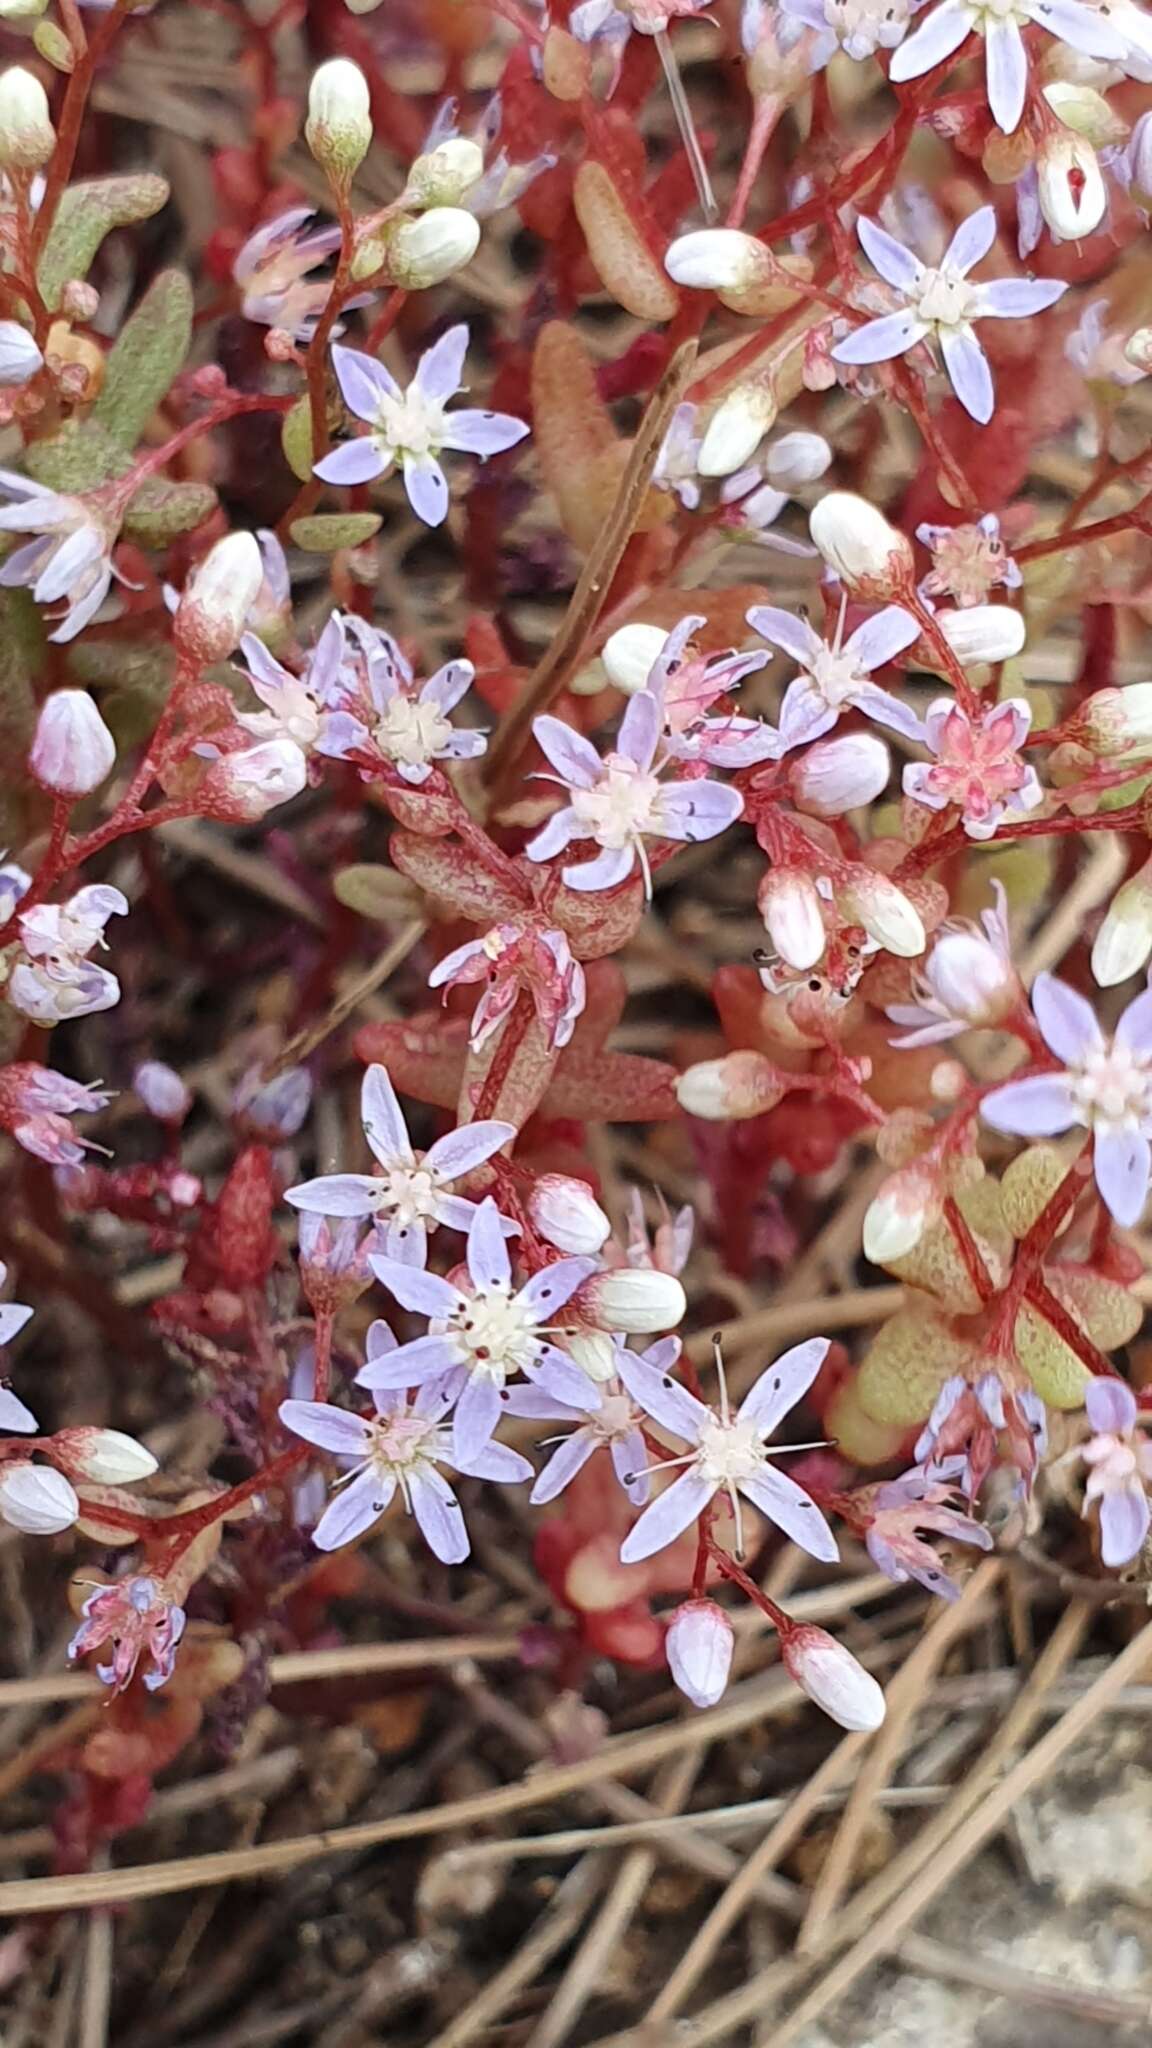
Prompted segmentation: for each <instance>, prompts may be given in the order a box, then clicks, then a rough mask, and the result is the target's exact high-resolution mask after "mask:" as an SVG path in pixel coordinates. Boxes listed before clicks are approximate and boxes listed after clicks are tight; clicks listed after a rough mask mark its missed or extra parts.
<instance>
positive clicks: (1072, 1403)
mask: <svg viewBox="0 0 1152 2048" xmlns="http://www.w3.org/2000/svg"><path fill="white" fill-rule="evenodd" d="M1077 1320H1079V1318H1077ZM1014 1341H1015V1345H1016V1356H1017V1358H1018V1359H1019V1361H1020V1364H1021V1365H1022V1366H1023V1368H1024V1371H1025V1372H1026V1373H1027V1375H1028V1377H1029V1379H1030V1380H1031V1382H1032V1385H1033V1386H1034V1387H1035V1389H1036V1392H1037V1393H1038V1394H1039V1396H1040V1398H1041V1400H1042V1401H1047V1403H1048V1405H1049V1407H1050V1408H1080V1407H1082V1406H1083V1403H1084V1390H1085V1388H1086V1387H1087V1386H1088V1385H1089V1383H1090V1381H1091V1378H1092V1375H1091V1373H1090V1372H1089V1371H1088V1368H1087V1366H1085V1365H1083V1364H1082V1363H1081V1361H1080V1360H1079V1359H1078V1358H1077V1356H1076V1353H1075V1352H1074V1351H1073V1350H1072V1347H1071V1345H1069V1344H1066V1343H1065V1342H1064V1339H1063V1337H1059V1336H1057V1334H1056V1332H1055V1330H1054V1329H1053V1328H1052V1325H1051V1323H1049V1322H1048V1321H1047V1319H1046V1318H1045V1317H1044V1316H1042V1315H1040V1314H1039V1312H1038V1311H1037V1310H1036V1309H1034V1308H1032V1307H1031V1306H1030V1305H1029V1304H1028V1303H1025V1305H1024V1307H1023V1308H1022V1309H1021V1310H1020V1313H1019V1315H1018V1316H1017V1318H1016V1327H1015V1331H1014Z"/></svg>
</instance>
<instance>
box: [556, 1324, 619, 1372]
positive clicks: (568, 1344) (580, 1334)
mask: <svg viewBox="0 0 1152 2048" xmlns="http://www.w3.org/2000/svg"><path fill="white" fill-rule="evenodd" d="M564 1349H565V1351H566V1352H567V1353H568V1356H569V1357H570V1358H571V1359H572V1361H573V1364H575V1365H578V1366H579V1367H580V1370H581V1372H586V1373H587V1375H588V1377H589V1379H590V1380H595V1381H596V1382H597V1384H598V1385H601V1384H603V1382H604V1381H605V1380H610V1379H614V1378H615V1375H616V1344H615V1340H614V1339H613V1338H612V1337H611V1336H610V1335H609V1333H608V1331H607V1330H567V1331H566V1332H565V1335H564Z"/></svg>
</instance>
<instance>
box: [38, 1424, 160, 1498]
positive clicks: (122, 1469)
mask: <svg viewBox="0 0 1152 2048" xmlns="http://www.w3.org/2000/svg"><path fill="white" fill-rule="evenodd" d="M52 1455H53V1457H54V1458H56V1459H58V1460H59V1462H60V1464H61V1465H63V1466H64V1468H65V1470H66V1471H67V1472H69V1473H70V1474H71V1476H72V1478H73V1479H87V1480H90V1481H92V1483H93V1484H94V1485H98V1486H130V1485H131V1484H132V1482H133V1480H136V1479H150V1478H151V1476H152V1474H153V1472H155V1470H156V1469H157V1468H156V1460H155V1458H154V1457H153V1456H152V1453H151V1451H147V1450H145V1448H144V1446H143V1444H138V1443H137V1441H136V1439H135V1437H134V1436H125V1434H124V1432H123V1430H120V1429H62V1430H59V1431H58V1432H57V1434H56V1435H55V1436H54V1437H53V1439H52Z"/></svg>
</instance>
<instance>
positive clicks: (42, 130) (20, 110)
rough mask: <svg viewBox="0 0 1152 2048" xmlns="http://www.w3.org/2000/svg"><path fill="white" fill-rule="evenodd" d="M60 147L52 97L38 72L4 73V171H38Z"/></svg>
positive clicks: (0, 121) (0, 96)
mask: <svg viewBox="0 0 1152 2048" xmlns="http://www.w3.org/2000/svg"><path fill="white" fill-rule="evenodd" d="M55 147H56V130H55V129H54V128H53V126H52V118H51V115H50V114H49V111H48V95H47V93H46V92H45V90H44V87H43V86H42V85H41V83H40V80H39V79H38V78H37V76H36V74H35V72H34V71H25V70H24V68H23V66H22V65H20V64H13V65H11V66H10V67H9V69H8V70H7V71H4V72H0V168H2V169H3V170H6V171H38V170H39V169H40V168H41V166H42V165H44V164H46V163H47V161H48V159H49V157H50V156H51V154H52V151H53V150H54V149H55Z"/></svg>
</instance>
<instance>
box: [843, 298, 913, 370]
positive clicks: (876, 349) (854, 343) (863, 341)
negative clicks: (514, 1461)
mask: <svg viewBox="0 0 1152 2048" xmlns="http://www.w3.org/2000/svg"><path fill="white" fill-rule="evenodd" d="M930 332H931V330H930V328H929V325H928V322H927V321H926V320H921V319H920V318H919V316H918V315H917V314H916V313H914V312H912V311H911V309H910V308H908V307H905V309H904V311H903V312H900V313H885V314H884V315H883V317H882V318H881V319H879V320H868V321H866V322H865V324H864V326H863V327H857V328H856V330H855V332H854V333H852V334H846V335H845V337H844V339H843V341H838V342H837V343H836V346H835V348H834V349H833V350H832V360H833V362H834V363H889V362H891V361H892V359H893V357H894V356H902V355H904V354H905V353H906V351H907V350H908V349H910V348H913V347H914V346H915V344H916V343H917V342H918V341H923V339H924V336H925V335H926V334H928V333H930Z"/></svg>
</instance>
